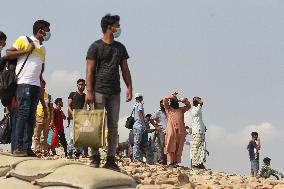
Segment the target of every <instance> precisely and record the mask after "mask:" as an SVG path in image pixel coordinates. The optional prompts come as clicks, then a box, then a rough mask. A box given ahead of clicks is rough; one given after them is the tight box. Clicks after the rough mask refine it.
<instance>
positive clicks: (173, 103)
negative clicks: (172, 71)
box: [164, 92, 191, 167]
mask: <svg viewBox="0 0 284 189" xmlns="http://www.w3.org/2000/svg"><path fill="white" fill-rule="evenodd" d="M177 95H178V93H177V92H174V93H173V94H171V95H169V96H166V97H165V98H164V107H165V111H166V113H167V117H168V124H167V128H166V144H165V152H166V154H167V161H168V164H169V165H170V166H173V167H177V166H178V163H180V162H181V156H182V151H183V146H184V142H185V136H186V129H185V123H184V113H185V112H187V111H188V110H189V109H190V108H191V105H190V102H189V101H188V99H187V98H181V99H178V98H177ZM179 102H182V103H183V104H184V105H185V106H183V107H180V106H179Z"/></svg>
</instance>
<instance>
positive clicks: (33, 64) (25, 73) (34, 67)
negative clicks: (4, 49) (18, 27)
mask: <svg viewBox="0 0 284 189" xmlns="http://www.w3.org/2000/svg"><path fill="white" fill-rule="evenodd" d="M30 39H31V40H32V41H33V43H34V44H35V49H34V50H33V52H32V54H31V55H30V56H29V58H28V59H27V61H26V64H25V66H24V68H23V70H22V72H21V73H20V75H19V77H18V82H17V83H18V84H29V85H35V86H40V74H41V71H42V64H43V63H44V62H45V55H46V50H45V47H44V46H43V45H42V44H40V41H39V40H38V39H36V38H35V37H34V36H31V37H30ZM28 45H29V41H28V39H27V37H26V36H20V37H19V38H18V39H17V40H16V41H15V43H14V44H13V47H14V48H16V49H17V50H19V51H22V50H26V49H27V48H28ZM26 57H27V55H23V56H21V57H19V58H18V62H17V67H16V73H19V71H20V69H21V67H22V65H23V63H24V62H25V59H26Z"/></svg>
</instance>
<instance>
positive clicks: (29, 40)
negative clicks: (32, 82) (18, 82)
mask: <svg viewBox="0 0 284 189" xmlns="http://www.w3.org/2000/svg"><path fill="white" fill-rule="evenodd" d="M26 37H27V39H28V42H29V43H31V42H32V40H31V39H30V38H29V37H28V36H26ZM30 54H31V53H29V54H28V55H27V57H26V59H25V61H24V63H23V65H22V67H21V69H20V71H19V72H18V73H17V75H16V76H17V78H18V77H19V75H20V73H21V72H22V70H23V68H24V66H25V65H26V62H27V60H28V58H29V56H30Z"/></svg>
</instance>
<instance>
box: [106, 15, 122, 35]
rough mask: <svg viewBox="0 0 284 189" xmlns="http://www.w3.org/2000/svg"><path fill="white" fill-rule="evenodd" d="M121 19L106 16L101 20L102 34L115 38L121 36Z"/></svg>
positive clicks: (114, 16)
mask: <svg viewBox="0 0 284 189" xmlns="http://www.w3.org/2000/svg"><path fill="white" fill-rule="evenodd" d="M119 21H120V17H119V16H118V15H111V14H107V15H105V16H104V17H103V18H102V20H101V27H102V32H103V34H104V35H108V34H112V35H113V37H114V38H117V37H119V36H120V33H121V29H120V24H119Z"/></svg>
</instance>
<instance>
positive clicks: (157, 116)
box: [152, 110, 168, 129]
mask: <svg viewBox="0 0 284 189" xmlns="http://www.w3.org/2000/svg"><path fill="white" fill-rule="evenodd" d="M152 119H153V120H155V121H156V122H157V124H158V125H159V126H160V127H161V128H162V129H166V127H167V122H168V118H167V114H166V112H163V111H162V110H159V111H157V112H155V113H154V114H153V115H152Z"/></svg>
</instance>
